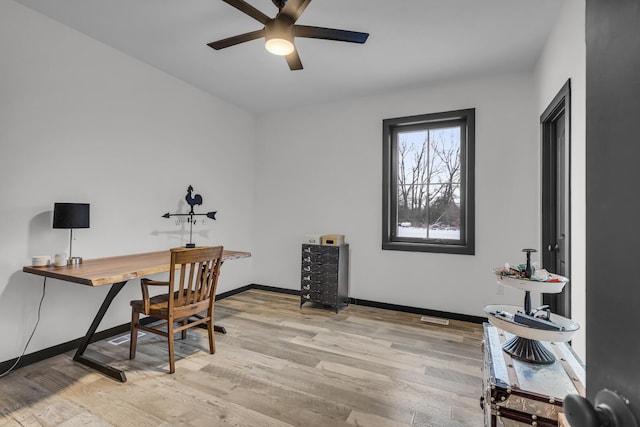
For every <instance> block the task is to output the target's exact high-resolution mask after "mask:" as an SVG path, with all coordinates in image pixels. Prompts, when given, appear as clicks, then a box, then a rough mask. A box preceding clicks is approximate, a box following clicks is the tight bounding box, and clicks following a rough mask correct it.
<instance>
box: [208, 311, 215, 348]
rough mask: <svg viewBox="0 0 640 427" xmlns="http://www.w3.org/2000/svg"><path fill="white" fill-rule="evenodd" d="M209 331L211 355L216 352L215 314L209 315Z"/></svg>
mask: <svg viewBox="0 0 640 427" xmlns="http://www.w3.org/2000/svg"><path fill="white" fill-rule="evenodd" d="M207 331H208V333H209V353H211V354H214V353H215V352H216V339H215V335H214V333H213V312H211V313H210V314H209V321H208V322H207Z"/></svg>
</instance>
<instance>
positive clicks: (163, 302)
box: [131, 292, 208, 318]
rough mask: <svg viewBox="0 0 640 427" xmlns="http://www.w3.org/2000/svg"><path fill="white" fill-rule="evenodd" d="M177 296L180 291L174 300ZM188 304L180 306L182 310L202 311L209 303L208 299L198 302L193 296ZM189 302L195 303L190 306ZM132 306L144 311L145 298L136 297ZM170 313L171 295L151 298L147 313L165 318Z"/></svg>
mask: <svg viewBox="0 0 640 427" xmlns="http://www.w3.org/2000/svg"><path fill="white" fill-rule="evenodd" d="M177 298H178V293H177V292H175V293H174V302H176V301H177ZM186 304H187V305H184V306H182V307H180V311H187V312H191V311H194V310H198V311H200V310H203V309H204V308H206V307H203V306H206V305H207V304H208V303H207V302H206V301H204V302H202V301H200V302H196V301H194V298H191V301H188V302H187V303H186ZM189 304H193V305H191V306H189ZM131 307H132V308H133V310H135V311H137V312H139V313H144V300H141V299H136V300H133V301H131ZM168 313H169V295H167V294H161V295H156V296H154V297H151V298H149V313H146V314H152V315H156V316H162V317H163V318H164V317H166V315H168Z"/></svg>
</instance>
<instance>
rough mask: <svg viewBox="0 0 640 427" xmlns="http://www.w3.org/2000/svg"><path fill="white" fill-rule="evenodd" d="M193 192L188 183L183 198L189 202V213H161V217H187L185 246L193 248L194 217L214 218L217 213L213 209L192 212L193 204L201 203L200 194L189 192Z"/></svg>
mask: <svg viewBox="0 0 640 427" xmlns="http://www.w3.org/2000/svg"><path fill="white" fill-rule="evenodd" d="M192 192H193V187H192V186H191V185H190V186H189V187H188V188H187V195H186V196H185V198H184V199H185V200H186V201H187V203H188V204H189V206H190V207H191V210H190V211H189V213H186V214H180V213H174V214H172V213H169V212H167V213H166V214H164V215H162V217H163V218H171V217H172V216H186V217H187V222H188V223H189V243H187V245H186V247H187V248H195V247H196V244H195V243H193V241H192V236H193V224H195V222H196V220H195V219H194V217H195V216H206V217H207V218H209V219H213V220H215V219H216V213H218V211H213V212H207V213H202V214H197V213H195V212H193V207H194V206H195V205H201V204H202V196H201V195H199V194H196V195H194V196H191V193H192Z"/></svg>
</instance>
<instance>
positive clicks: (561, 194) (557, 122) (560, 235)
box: [540, 81, 571, 317]
mask: <svg viewBox="0 0 640 427" xmlns="http://www.w3.org/2000/svg"><path fill="white" fill-rule="evenodd" d="M570 94H571V86H570V82H569V81H567V83H565V85H564V86H563V87H562V89H560V91H559V92H558V94H557V95H556V96H555V98H554V99H553V101H551V103H550V104H549V106H548V107H547V109H546V110H545V112H544V113H543V114H542V116H540V126H541V135H542V264H543V266H544V267H545V268H546V269H547V270H549V271H551V272H552V273H557V274H560V275H562V276H566V277H569V278H571V271H570V270H571V268H570V266H571V264H570V254H571V252H570V249H571V248H570V242H571V239H570V220H569V218H570V211H571V209H570V206H571V204H570V192H569V172H570V158H571V151H570V147H571V144H570V141H569V135H570V132H569V117H570V116H571V110H570V105H571V103H570ZM543 303H544V304H548V305H549V306H550V308H551V311H553V312H554V313H557V314H560V315H562V316H566V317H571V282H569V284H568V285H567V286H565V288H564V290H563V292H562V293H560V294H544V295H543Z"/></svg>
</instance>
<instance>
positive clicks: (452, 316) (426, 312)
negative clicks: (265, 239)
mask: <svg viewBox="0 0 640 427" xmlns="http://www.w3.org/2000/svg"><path fill="white" fill-rule="evenodd" d="M250 289H260V290H263V291H270V292H279V293H282V294H289V295H299V294H300V290H299V289H287V288H279V287H277V286H265V285H258V284H255V283H254V284H251V285H247V286H245V287H244V288H243V291H245V290H250ZM349 304H354V305H363V306H366V307H373V308H381V309H384V310H394V311H401V312H404V313H415V314H421V315H423V316H431V317H441V318H443V319H449V320H460V321H463V322H469V323H477V324H480V325H481V324H482V323H483V322H486V321H487V318H486V317H481V316H471V315H469V314H460V313H451V312H448V311H440V310H431V309H428V308H421V307H411V306H408V305H398V304H388V303H385V302H378V301H369V300H365V299H358V298H349Z"/></svg>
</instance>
